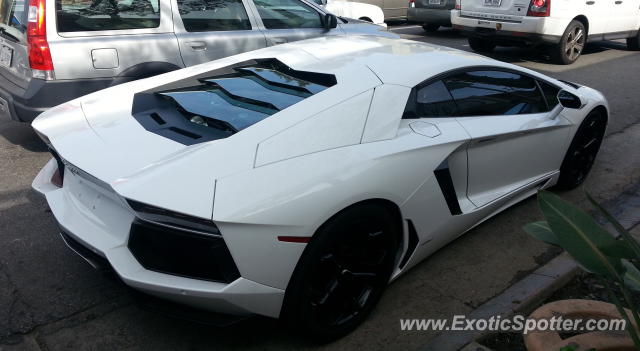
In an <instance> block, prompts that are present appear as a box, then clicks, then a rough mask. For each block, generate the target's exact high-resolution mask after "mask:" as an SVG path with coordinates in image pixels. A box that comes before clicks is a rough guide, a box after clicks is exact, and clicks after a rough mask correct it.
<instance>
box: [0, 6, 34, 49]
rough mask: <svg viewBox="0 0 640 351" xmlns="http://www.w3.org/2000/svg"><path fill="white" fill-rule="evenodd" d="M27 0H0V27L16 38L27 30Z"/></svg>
mask: <svg viewBox="0 0 640 351" xmlns="http://www.w3.org/2000/svg"><path fill="white" fill-rule="evenodd" d="M27 5H28V1H27V0H0V28H2V30H3V31H5V33H6V34H7V35H9V36H11V37H15V38H16V39H17V40H21V39H23V36H24V32H25V31H26V30H27Z"/></svg>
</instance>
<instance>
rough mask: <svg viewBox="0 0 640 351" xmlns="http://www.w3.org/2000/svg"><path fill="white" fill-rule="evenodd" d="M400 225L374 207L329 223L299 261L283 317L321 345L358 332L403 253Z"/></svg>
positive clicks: (355, 209)
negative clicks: (399, 241)
mask: <svg viewBox="0 0 640 351" xmlns="http://www.w3.org/2000/svg"><path fill="white" fill-rule="evenodd" d="M397 227H398V224H396V223H394V219H393V216H391V215H390V214H389V212H388V210H387V209H386V208H385V207H383V206H380V205H378V204H374V203H369V204H364V205H359V206H357V207H352V208H348V209H346V210H344V211H343V212H341V213H339V214H338V215H337V216H335V217H334V218H333V219H331V220H330V221H329V222H327V223H326V224H325V225H324V226H323V227H322V228H321V229H320V230H319V231H318V233H316V235H315V236H314V238H313V240H312V241H311V242H310V243H309V245H308V246H307V248H306V249H305V252H304V253H303V256H302V258H301V259H300V262H299V264H298V267H297V268H296V271H295V272H294V276H293V277H292V279H291V282H290V284H289V287H288V289H287V293H286V296H285V303H284V307H283V317H284V318H285V319H286V320H287V321H288V322H289V324H290V325H291V326H292V327H294V328H296V329H298V330H300V331H302V332H303V333H304V334H305V335H307V336H308V337H311V338H312V339H314V340H316V341H319V342H328V341H331V340H335V339H337V338H339V337H342V336H344V335H346V334H348V333H349V332H351V331H352V330H353V329H355V328H356V327H357V326H358V325H359V324H360V323H362V322H363V321H364V319H365V318H366V316H367V315H368V314H369V313H370V312H371V310H372V309H373V307H374V306H375V305H376V303H377V302H378V300H379V299H380V296H381V295H382V292H383V291H384V289H385V288H386V285H387V283H388V281H389V278H390V276H391V273H392V271H393V267H394V264H395V262H396V253H397V251H398V237H399V234H398V228H397Z"/></svg>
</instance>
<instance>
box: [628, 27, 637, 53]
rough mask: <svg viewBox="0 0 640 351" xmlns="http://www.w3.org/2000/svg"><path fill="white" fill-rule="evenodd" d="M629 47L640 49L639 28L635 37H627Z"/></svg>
mask: <svg viewBox="0 0 640 351" xmlns="http://www.w3.org/2000/svg"><path fill="white" fill-rule="evenodd" d="M627 47H628V48H629V50H634V51H638V50H640V30H638V33H636V36H635V37H631V38H627Z"/></svg>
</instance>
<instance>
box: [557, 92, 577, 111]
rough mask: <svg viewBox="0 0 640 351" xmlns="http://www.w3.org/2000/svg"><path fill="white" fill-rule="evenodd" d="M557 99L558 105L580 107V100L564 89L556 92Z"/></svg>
mask: <svg viewBox="0 0 640 351" xmlns="http://www.w3.org/2000/svg"><path fill="white" fill-rule="evenodd" d="M558 101H559V102H560V105H562V106H563V107H566V108H573V109H578V108H581V107H582V100H580V98H579V97H578V96H576V95H574V94H571V93H570V92H568V91H566V90H560V92H559V93H558Z"/></svg>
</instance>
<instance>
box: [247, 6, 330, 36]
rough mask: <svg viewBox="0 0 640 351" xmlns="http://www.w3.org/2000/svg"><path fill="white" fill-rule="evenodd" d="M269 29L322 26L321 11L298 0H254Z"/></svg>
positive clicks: (263, 21)
mask: <svg viewBox="0 0 640 351" xmlns="http://www.w3.org/2000/svg"><path fill="white" fill-rule="evenodd" d="M254 3H255V4H256V7H257V8H258V13H259V14H260V17H261V18H262V23H263V24H264V26H265V28H267V29H291V28H322V21H321V19H320V13H319V12H318V11H316V10H315V9H313V8H312V7H311V6H308V5H306V4H304V3H302V2H300V1H298V0H254Z"/></svg>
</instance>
